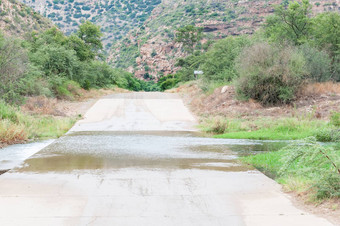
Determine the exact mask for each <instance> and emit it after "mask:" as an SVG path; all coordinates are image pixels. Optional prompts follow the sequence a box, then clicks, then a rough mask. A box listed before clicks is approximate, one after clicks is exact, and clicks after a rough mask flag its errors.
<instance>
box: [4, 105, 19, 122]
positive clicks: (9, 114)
mask: <svg viewBox="0 0 340 226" xmlns="http://www.w3.org/2000/svg"><path fill="white" fill-rule="evenodd" d="M3 119H8V120H10V121H11V122H13V123H17V122H18V121H19V118H18V115H17V113H16V111H15V109H14V108H13V107H11V106H9V105H8V104H6V103H5V102H3V101H0V120H3Z"/></svg>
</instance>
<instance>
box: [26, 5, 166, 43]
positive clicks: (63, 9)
mask: <svg viewBox="0 0 340 226" xmlns="http://www.w3.org/2000/svg"><path fill="white" fill-rule="evenodd" d="M21 1H22V2H23V3H25V4H27V5H29V6H31V7H32V8H33V9H35V10H36V11H37V12H39V13H41V14H42V15H44V16H45V17H48V18H50V19H51V20H52V21H53V22H54V23H55V24H57V25H58V26H59V27H60V28H61V30H63V31H64V32H66V34H69V33H71V32H73V31H74V30H76V28H77V27H78V26H79V24H80V23H81V22H82V21H84V20H90V21H91V22H94V23H96V24H98V25H100V26H101V28H102V31H103V33H104V38H103V42H104V44H105V47H106V48H107V49H108V48H110V47H111V45H112V43H115V41H116V40H120V39H121V38H123V37H125V36H126V34H127V33H128V32H129V31H131V30H132V29H134V28H135V27H140V26H141V25H142V24H143V23H144V22H145V21H146V20H147V19H148V18H149V16H150V14H151V12H152V10H153V9H154V8H155V6H157V5H158V4H160V3H161V0H99V1H98V0H21Z"/></svg>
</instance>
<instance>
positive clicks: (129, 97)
mask: <svg viewBox="0 0 340 226" xmlns="http://www.w3.org/2000/svg"><path fill="white" fill-rule="evenodd" d="M169 105H171V106H172V107H171V108H169ZM143 119H145V121H144V120H143ZM194 124H195V119H194V117H192V116H191V114H190V112H189V111H188V110H187V109H186V108H185V106H184V105H183V103H182V102H181V100H180V99H179V98H178V97H177V96H173V95H169V94H126V95H116V96H111V97H109V98H106V99H103V100H101V101H99V102H97V104H95V105H94V106H93V108H92V109H90V111H89V112H88V114H87V115H86V116H85V119H84V120H82V121H80V122H78V123H77V125H75V127H74V128H73V129H72V130H71V131H70V133H69V134H68V135H67V136H64V137H62V138H60V139H58V140H57V141H55V142H54V143H52V144H51V145H49V146H48V147H46V148H44V149H43V150H42V151H40V152H38V153H37V154H35V155H33V156H32V157H30V158H29V159H27V160H26V161H25V162H23V163H22V164H21V165H20V166H18V167H16V168H14V169H13V170H11V171H9V172H7V173H5V174H3V175H1V176H0V203H1V205H0V222H1V225H72V226H73V225H124V226H125V225H134V226H135V225H147V226H149V225H157V226H159V225H176V226H177V225H194V226H199V225H202V226H203V225H204V226H206V225H209V226H210V225H212V226H214V225H231V226H233V225H235V226H238V225H240V226H242V225H256V226H257V225H258V226H266V225H268V226H269V225H270V226H272V225H275V226H276V225H282V226H286V225H289V226H292V225H298V226H300V225H318V226H323V225H325V226H326V225H332V224H331V223H329V222H328V221H326V220H325V219H323V218H319V217H317V216H315V215H311V214H309V213H307V212H305V211H303V210H300V209H298V208H296V207H295V206H294V205H292V203H291V201H290V199H289V197H288V196H287V195H285V194H284V193H282V192H281V188H280V186H279V185H278V184H276V183H275V182H274V181H272V180H271V179H269V178H267V177H266V176H264V175H263V174H262V173H260V172H258V171H257V170H254V169H252V168H249V167H248V166H245V165H242V164H240V163H238V161H237V157H238V156H239V155H244V154H249V153H251V152H254V151H261V150H265V149H266V148H268V147H269V149H273V148H277V147H278V146H280V145H282V144H280V143H277V142H268V143H264V142H259V141H249V140H227V139H212V138H207V137H203V136H202V135H201V134H199V133H198V132H194V130H195V129H194Z"/></svg>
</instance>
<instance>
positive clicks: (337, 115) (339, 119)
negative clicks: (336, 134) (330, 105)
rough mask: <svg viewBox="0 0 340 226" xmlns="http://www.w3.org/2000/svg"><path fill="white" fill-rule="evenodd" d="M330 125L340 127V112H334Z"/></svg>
mask: <svg viewBox="0 0 340 226" xmlns="http://www.w3.org/2000/svg"><path fill="white" fill-rule="evenodd" d="M330 123H331V124H332V125H334V126H337V127H340V112H335V111H334V112H332V114H331V117H330Z"/></svg>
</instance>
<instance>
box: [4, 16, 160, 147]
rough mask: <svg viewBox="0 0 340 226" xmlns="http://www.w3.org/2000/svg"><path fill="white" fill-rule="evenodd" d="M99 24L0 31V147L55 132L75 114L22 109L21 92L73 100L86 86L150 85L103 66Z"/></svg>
mask: <svg viewBox="0 0 340 226" xmlns="http://www.w3.org/2000/svg"><path fill="white" fill-rule="evenodd" d="M101 37H102V33H101V31H100V27H99V26H96V25H94V24H92V23H91V22H88V21H86V22H84V23H83V24H81V25H80V26H79V29H78V30H77V31H76V32H75V33H74V34H71V35H70V36H65V35H64V34H63V33H62V32H61V31H60V30H58V29H57V28H56V27H53V28H50V29H48V30H46V31H44V32H42V33H36V32H33V33H31V34H27V38H26V39H25V40H22V39H15V38H13V37H7V36H5V35H3V34H2V33H1V32H0V109H1V110H0V146H3V145H6V144H11V143H18V142H23V141H26V140H29V139H36V138H47V137H58V136H60V135H62V134H64V133H65V132H66V131H67V130H68V129H69V128H70V127H71V126H72V125H73V123H74V122H75V120H76V118H75V117H71V118H70V117H66V116H58V117H57V116H51V115H48V114H47V115H46V114H36V113H28V112H23V111H22V110H21V109H20V107H19V106H22V105H23V104H25V102H26V100H27V97H47V98H57V99H62V100H78V99H81V97H82V96H83V95H84V93H86V90H87V92H89V90H91V89H102V88H104V89H116V88H118V87H119V88H122V89H127V90H134V91H139V90H153V89H154V87H153V85H154V83H152V82H145V81H141V80H138V79H137V78H135V77H134V76H133V75H132V74H131V73H129V72H126V71H123V70H121V69H115V68H112V67H111V66H109V65H108V64H107V63H106V62H105V61H104V57H103V54H102V49H103V46H102V42H101Z"/></svg>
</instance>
